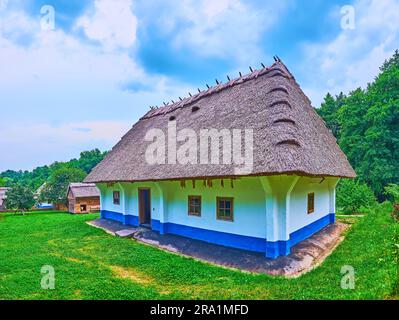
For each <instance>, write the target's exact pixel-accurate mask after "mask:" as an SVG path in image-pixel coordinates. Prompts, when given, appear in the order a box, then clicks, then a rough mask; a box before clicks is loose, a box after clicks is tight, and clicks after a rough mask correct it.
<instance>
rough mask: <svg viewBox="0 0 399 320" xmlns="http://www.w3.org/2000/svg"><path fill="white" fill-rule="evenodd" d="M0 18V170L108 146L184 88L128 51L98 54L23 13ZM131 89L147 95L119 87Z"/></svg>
mask: <svg viewBox="0 0 399 320" xmlns="http://www.w3.org/2000/svg"><path fill="white" fill-rule="evenodd" d="M0 19H1V21H2V23H1V25H0V48H1V50H0V70H1V72H0V96H1V105H0V116H1V122H0V127H1V128H0V131H1V132H2V134H1V135H0V136H1V138H0V150H8V152H7V153H6V154H2V156H1V159H0V171H1V170H4V169H7V168H13V169H25V168H32V167H33V166H34V165H38V164H49V163H51V162H52V161H54V160H67V159H68V158H69V157H70V156H77V155H78V154H79V152H80V151H82V150H84V149H88V148H93V147H97V146H98V147H102V148H104V149H105V148H110V147H111V146H112V145H113V143H114V142H115V141H117V140H118V139H119V138H120V137H121V136H122V134H123V133H124V131H126V128H127V127H126V123H129V125H130V126H131V125H132V124H133V123H134V122H135V121H136V120H137V119H138V118H139V117H140V116H142V115H143V114H144V113H145V112H146V111H147V110H148V106H149V105H154V104H160V103H161V101H162V100H164V99H166V98H170V97H171V96H175V97H177V96H179V95H182V94H184V92H188V90H189V89H188V88H187V86H186V85H184V84H181V83H176V82H175V81H173V80H171V79H169V78H167V77H164V76H152V75H149V74H147V73H146V72H145V71H144V70H143V69H142V68H141V67H140V66H139V65H138V64H137V63H136V62H135V61H134V60H132V58H131V57H130V56H129V54H128V52H127V50H103V48H102V47H99V46H98V45H91V44H89V43H86V42H84V41H83V40H81V39H79V38H77V37H75V36H73V35H71V34H66V33H65V32H64V31H63V30H61V29H56V30H55V31H43V30H41V29H40V21H39V19H35V18H32V17H29V16H28V15H27V14H25V13H24V12H23V11H18V10H17V11H11V10H7V12H2V13H1V14H0ZM20 35H23V37H24V39H25V38H28V39H29V43H27V44H26V43H24V41H22V43H21V41H20ZM122 43H123V41H122ZM119 44H120V43H119ZM129 83H134V84H135V85H137V86H138V87H139V88H145V90H142V89H141V90H138V91H137V90H136V91H134V90H133V91H131V92H129V91H127V90H125V89H123V88H124V87H126V86H127V85H128V84H129ZM118 119H121V120H118ZM35 123H37V125H35ZM6 124H7V126H6V127H5V125H6Z"/></svg>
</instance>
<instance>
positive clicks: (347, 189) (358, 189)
mask: <svg viewBox="0 0 399 320" xmlns="http://www.w3.org/2000/svg"><path fill="white" fill-rule="evenodd" d="M376 204H377V200H376V197H375V195H374V193H373V191H372V190H371V188H370V187H369V186H368V185H367V184H365V183H361V182H359V181H357V180H350V179H345V180H342V181H340V183H339V184H338V187H337V204H336V205H337V210H338V211H339V212H342V213H344V214H354V213H360V211H367V209H368V208H373V207H374V206H375V205H376ZM361 213H364V212H361Z"/></svg>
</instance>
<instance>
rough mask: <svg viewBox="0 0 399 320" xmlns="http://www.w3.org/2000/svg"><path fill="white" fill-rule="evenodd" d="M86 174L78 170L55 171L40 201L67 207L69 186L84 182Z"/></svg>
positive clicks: (64, 169)
mask: <svg viewBox="0 0 399 320" xmlns="http://www.w3.org/2000/svg"><path fill="white" fill-rule="evenodd" d="M85 177H86V172H84V171H83V170H81V169H77V168H68V167H66V168H61V169H58V170H56V171H54V172H53V173H52V174H51V175H50V177H49V179H48V181H47V182H46V186H45V187H44V189H43V192H42V193H41V195H40V200H41V201H45V202H50V203H58V204H65V205H67V203H68V199H67V191H68V186H69V184H70V183H72V182H82V181H83V179H84V178H85Z"/></svg>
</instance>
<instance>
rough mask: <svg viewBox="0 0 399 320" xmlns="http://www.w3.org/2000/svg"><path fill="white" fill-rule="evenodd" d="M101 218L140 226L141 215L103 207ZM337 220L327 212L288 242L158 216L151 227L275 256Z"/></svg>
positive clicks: (283, 254) (281, 254)
mask: <svg viewBox="0 0 399 320" xmlns="http://www.w3.org/2000/svg"><path fill="white" fill-rule="evenodd" d="M101 217H102V218H104V219H110V220H115V221H119V222H121V223H123V224H127V225H133V226H138V225H139V217H138V216H133V215H123V214H121V213H118V212H112V211H107V210H102V211H101ZM334 222H335V214H334V213H331V214H329V215H326V216H325V217H323V218H321V219H319V220H317V221H315V222H313V223H311V224H309V225H307V226H305V227H303V228H301V229H299V230H297V231H295V232H293V233H291V234H290V239H289V240H288V241H266V239H263V238H257V237H250V236H242V235H237V234H232V233H226V232H220V231H214V230H207V229H202V228H196V227H190V226H185V225H181V224H176V223H171V222H167V223H161V222H160V221H159V220H155V219H152V220H151V227H152V229H153V230H154V231H158V232H160V233H161V234H165V233H170V234H175V235H179V236H183V237H187V238H191V239H196V240H201V241H205V242H209V243H214V244H218V245H222V246H226V247H233V248H237V249H242V250H248V251H254V252H262V253H265V254H266V257H267V258H272V259H275V258H277V257H279V256H286V255H288V254H290V249H291V247H292V246H294V245H296V244H297V243H299V242H301V241H303V240H305V239H307V238H309V237H310V236H312V235H313V234H315V233H316V232H318V231H319V230H321V229H323V228H324V227H325V226H327V225H329V224H331V223H334Z"/></svg>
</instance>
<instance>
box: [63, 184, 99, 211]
mask: <svg viewBox="0 0 399 320" xmlns="http://www.w3.org/2000/svg"><path fill="white" fill-rule="evenodd" d="M99 210H100V191H99V190H98V189H97V187H96V185H95V184H94V183H71V184H70V185H69V188H68V211H69V212H70V213H88V212H93V211H99Z"/></svg>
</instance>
